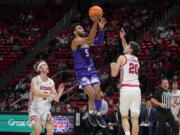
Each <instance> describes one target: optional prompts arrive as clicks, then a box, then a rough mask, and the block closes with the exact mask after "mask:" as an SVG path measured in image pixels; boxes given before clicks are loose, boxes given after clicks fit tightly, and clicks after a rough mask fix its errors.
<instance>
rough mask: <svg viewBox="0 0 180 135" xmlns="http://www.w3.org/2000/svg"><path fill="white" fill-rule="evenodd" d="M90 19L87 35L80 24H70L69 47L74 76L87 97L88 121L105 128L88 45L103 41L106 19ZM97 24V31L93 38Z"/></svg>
mask: <svg viewBox="0 0 180 135" xmlns="http://www.w3.org/2000/svg"><path fill="white" fill-rule="evenodd" d="M91 20H93V26H92V28H91V31H90V33H89V35H88V36H87V37H86V36H85V31H84V28H83V27H82V26H81V25H80V24H78V23H76V24H74V25H73V26H72V32H73V34H74V39H73V40H72V44H71V49H72V52H73V55H74V69H75V73H76V78H77V80H78V81H79V83H80V85H81V86H82V88H83V89H84V91H85V92H86V94H87V95H88V97H89V100H88V107H89V122H90V124H91V125H92V126H97V125H99V126H100V127H102V128H105V127H106V126H107V125H106V122H105V121H104V120H103V118H102V117H101V111H100V110H101V106H102V99H101V88H100V81H99V77H98V75H97V71H96V69H95V67H94V63H93V60H92V55H91V53H90V50H89V47H90V46H97V45H100V44H101V43H102V42H103V40H104V31H103V28H104V26H105V24H106V20H105V19H104V18H101V19H100V17H96V16H95V17H91ZM98 26H99V33H98V36H97V38H96V39H95V36H96V32H97V27H98ZM94 106H95V108H94Z"/></svg>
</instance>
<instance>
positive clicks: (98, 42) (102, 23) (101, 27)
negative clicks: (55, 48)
mask: <svg viewBox="0 0 180 135" xmlns="http://www.w3.org/2000/svg"><path fill="white" fill-rule="evenodd" d="M106 23H107V21H106V19H105V18H101V19H100V21H99V22H98V26H99V32H98V35H97V38H95V39H94V46H97V45H101V44H102V42H103V41H104V26H105V25H106Z"/></svg>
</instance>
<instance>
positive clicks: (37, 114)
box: [29, 75, 54, 126]
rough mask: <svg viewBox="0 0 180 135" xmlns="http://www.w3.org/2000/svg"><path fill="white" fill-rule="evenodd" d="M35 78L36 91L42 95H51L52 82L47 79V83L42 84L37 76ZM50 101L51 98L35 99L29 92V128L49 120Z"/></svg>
mask: <svg viewBox="0 0 180 135" xmlns="http://www.w3.org/2000/svg"><path fill="white" fill-rule="evenodd" d="M37 78H38V86H39V89H38V90H39V91H41V92H44V93H51V91H52V89H53V87H54V81H53V80H52V79H50V78H48V81H46V82H44V81H43V80H42V79H41V78H40V76H39V75H38V76H37ZM51 101H52V99H51V98H42V97H36V96H34V95H33V93H32V92H30V97H29V118H30V125H31V126H32V124H34V123H35V122H41V124H42V125H44V124H45V123H46V121H48V120H51V113H50V109H51Z"/></svg>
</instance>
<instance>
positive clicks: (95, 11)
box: [89, 6, 103, 16]
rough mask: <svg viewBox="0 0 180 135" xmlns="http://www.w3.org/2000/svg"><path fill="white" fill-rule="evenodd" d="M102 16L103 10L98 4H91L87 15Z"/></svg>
mask: <svg viewBox="0 0 180 135" xmlns="http://www.w3.org/2000/svg"><path fill="white" fill-rule="evenodd" d="M95 15H97V16H102V15H103V10H102V8H101V7H99V6H93V7H91V8H90V9H89V16H95Z"/></svg>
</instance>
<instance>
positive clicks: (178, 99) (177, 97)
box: [171, 90, 180, 117]
mask: <svg viewBox="0 0 180 135" xmlns="http://www.w3.org/2000/svg"><path fill="white" fill-rule="evenodd" d="M171 101H172V105H174V107H171V110H172V113H173V114H174V115H175V117H177V114H178V113H179V109H180V105H177V104H179V103H180V90H177V91H176V93H174V92H172V100H171Z"/></svg>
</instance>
